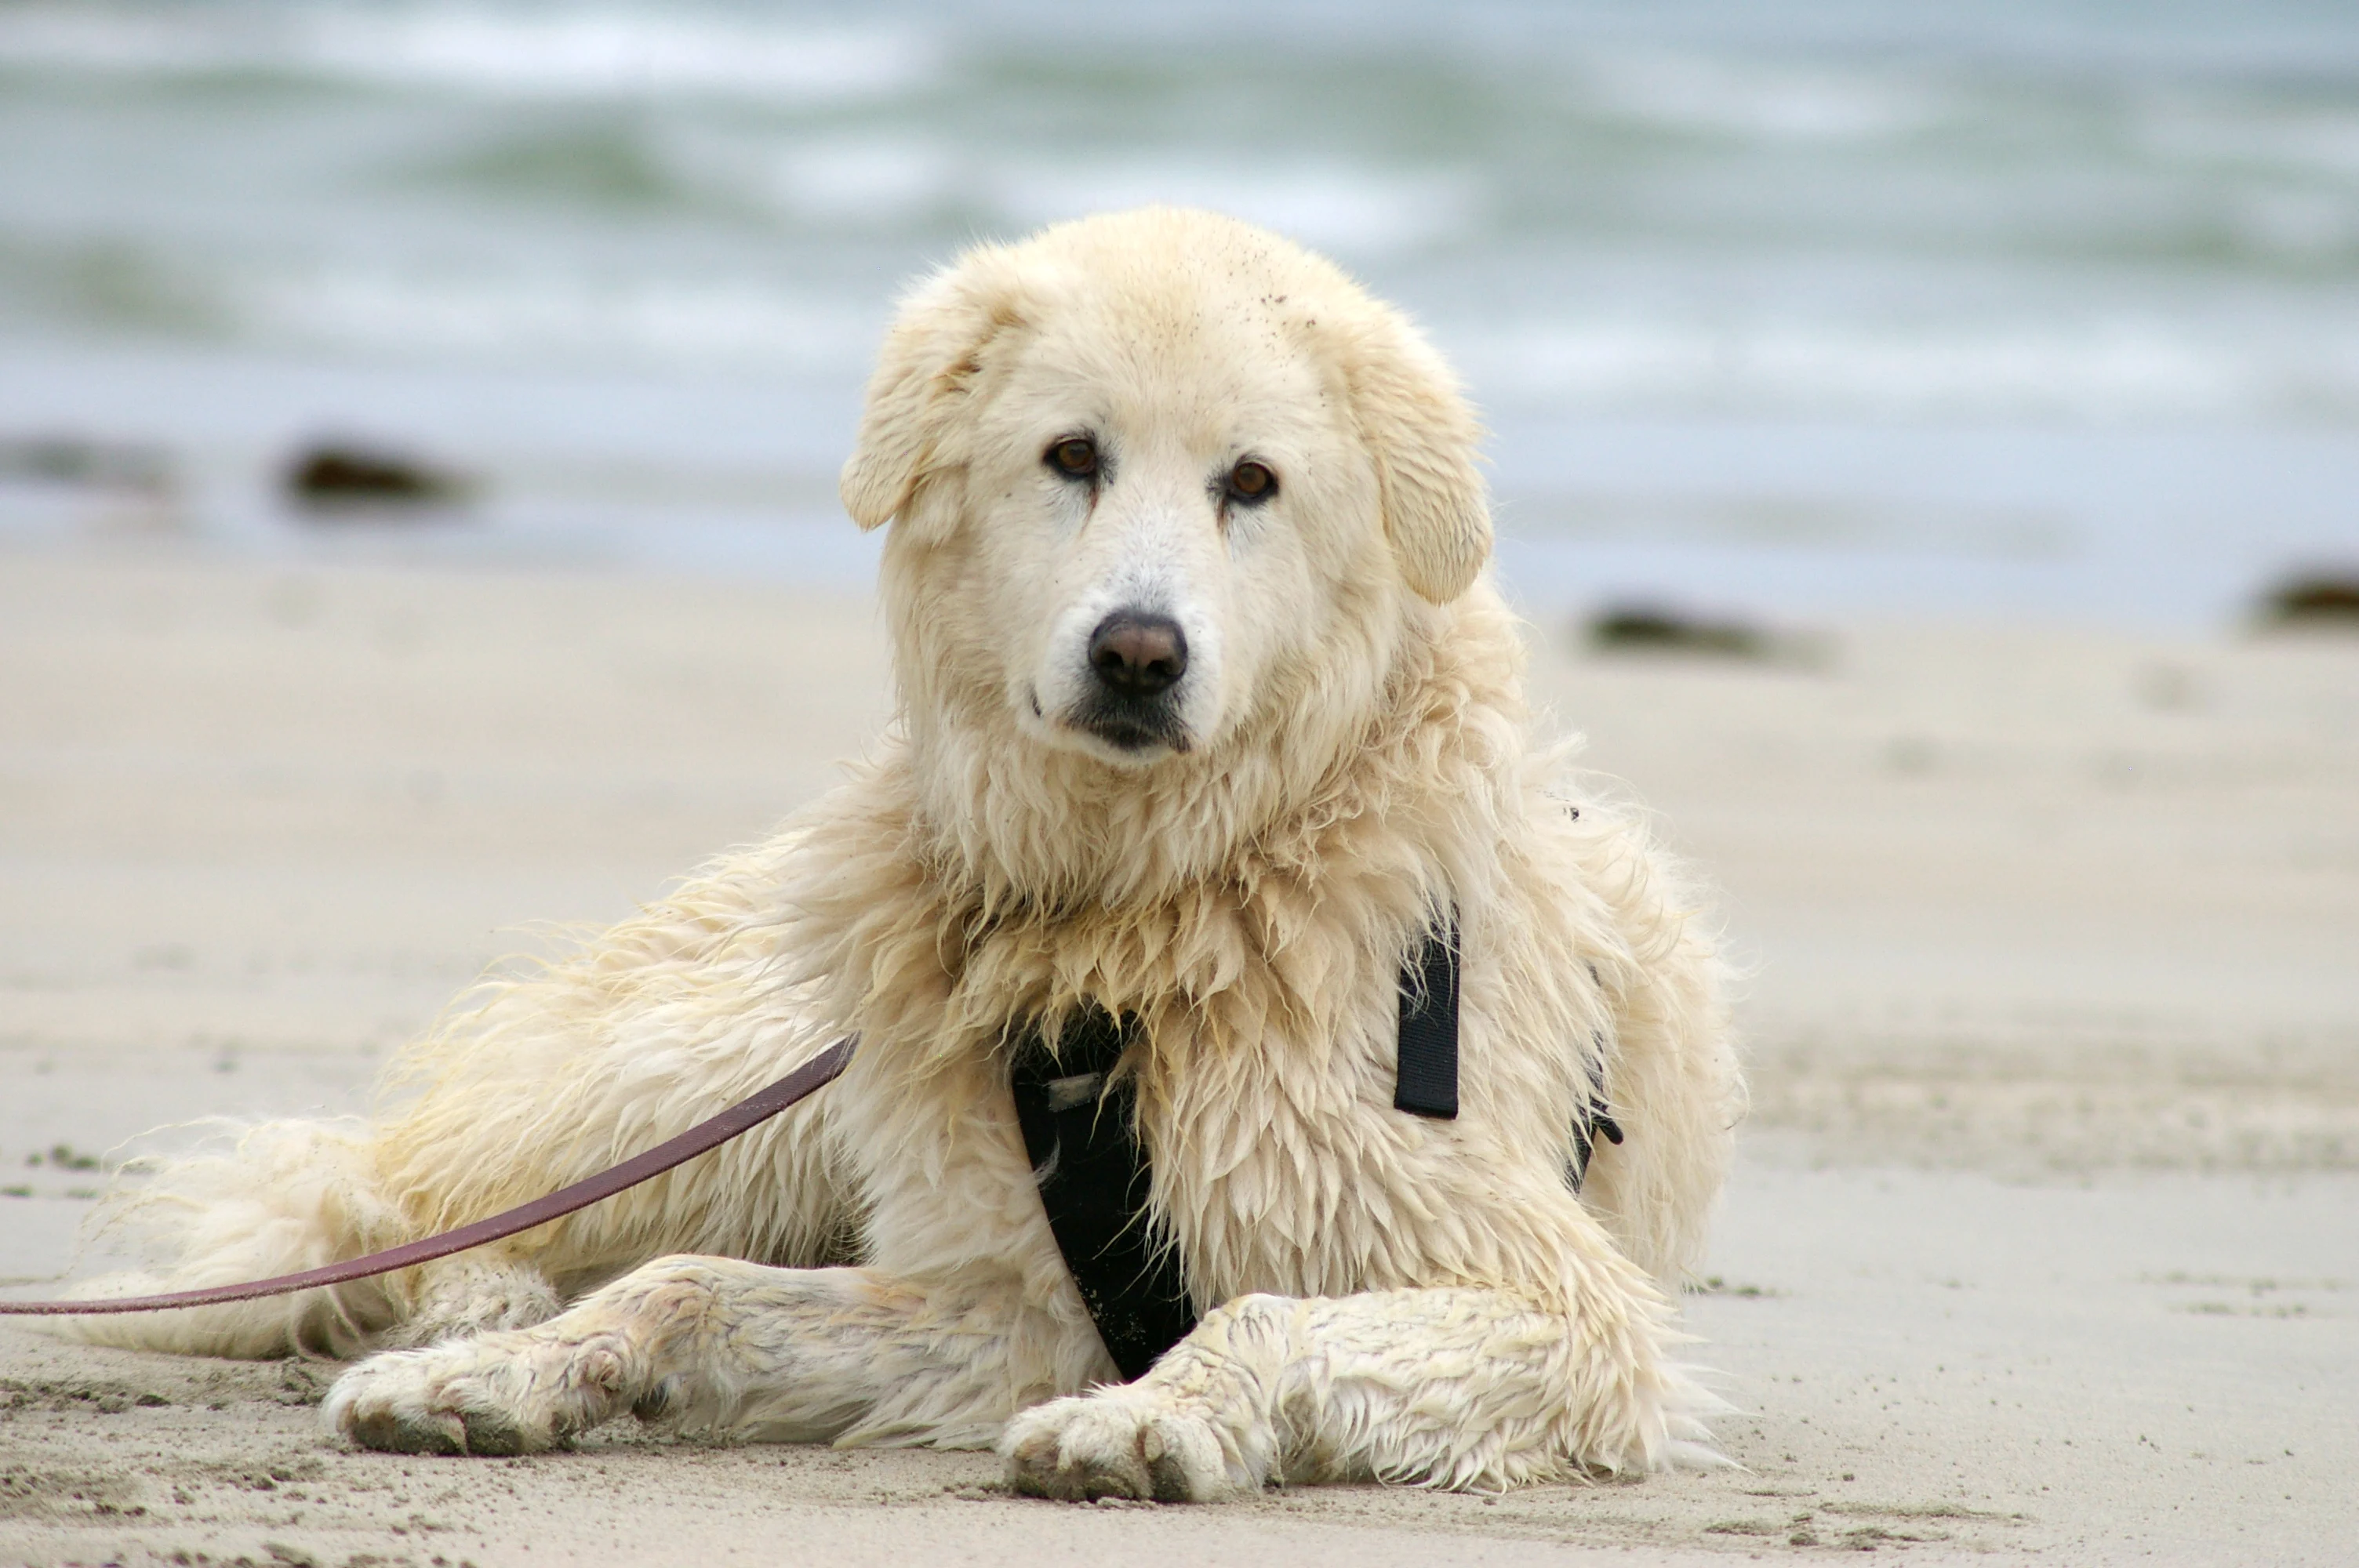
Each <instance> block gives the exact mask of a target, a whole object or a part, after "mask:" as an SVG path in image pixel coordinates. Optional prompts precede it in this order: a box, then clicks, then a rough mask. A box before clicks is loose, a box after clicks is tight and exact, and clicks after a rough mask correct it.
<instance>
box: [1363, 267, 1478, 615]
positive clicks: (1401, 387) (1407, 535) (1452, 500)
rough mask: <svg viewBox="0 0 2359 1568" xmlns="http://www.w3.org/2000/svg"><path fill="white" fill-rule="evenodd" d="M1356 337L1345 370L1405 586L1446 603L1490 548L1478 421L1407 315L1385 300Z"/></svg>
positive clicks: (1464, 586)
mask: <svg viewBox="0 0 2359 1568" xmlns="http://www.w3.org/2000/svg"><path fill="white" fill-rule="evenodd" d="M1355 338H1356V341H1354V342H1353V345H1352V350H1351V351H1350V352H1349V355H1348V360H1347V364H1346V371H1345V373H1346V376H1347V378H1348V380H1349V382H1350V385H1351V394H1352V406H1353V414H1354V416H1356V417H1357V419H1358V422H1359V427H1360V434H1361V437H1362V438H1364V440H1365V441H1366V442H1367V444H1368V454H1369V456H1370V458H1371V459H1372V460H1374V461H1375V468H1376V483H1377V487H1378V492H1379V494H1380V497H1381V500H1382V503H1383V505H1384V511H1385V533H1386V536H1387V537H1388V538H1390V539H1391V541H1392V546H1393V555H1394V557H1395V558H1396V559H1397V560H1398V561H1399V563H1400V570H1401V576H1402V577H1403V578H1404V579H1407V581H1408V585H1409V587H1410V588H1412V589H1416V590H1417V593H1418V595H1419V597H1420V598H1423V599H1427V600H1431V601H1432V602H1434V603H1436V604H1447V603H1449V602H1450V601H1451V600H1453V599H1456V598H1457V597H1458V596H1459V595H1460V594H1462V593H1463V592H1465V591H1466V590H1467V589H1468V588H1470V587H1472V586H1473V582H1474V577H1475V574H1476V573H1478V572H1480V571H1481V570H1482V569H1483V563H1484V561H1487V560H1489V559H1490V558H1491V507H1490V503H1489V501H1488V499H1487V498H1486V497H1485V495H1484V488H1483V475H1482V473H1481V471H1480V470H1477V468H1476V467H1475V445H1476V442H1477V441H1478V440H1479V439H1480V438H1481V436H1482V430H1481V427H1479V426H1478V425H1477V424H1476V423H1475V420H1474V411H1473V409H1471V408H1469V407H1468V406H1466V399H1465V397H1464V396H1463V395H1462V394H1461V393H1460V392H1459V390H1458V380H1457V377H1455V376H1453V375H1452V374H1451V372H1450V367H1449V366H1448V365H1447V364H1445V363H1443V362H1442V359H1441V356H1440V354H1438V353H1436V352H1435V351H1433V349H1432V347H1431V346H1430V344H1428V343H1427V342H1426V341H1425V340H1424V339H1423V338H1422V337H1420V336H1419V334H1418V331H1417V330H1416V329H1415V328H1413V327H1411V326H1410V325H1409V324H1408V322H1407V321H1406V320H1403V319H1401V318H1400V317H1398V316H1396V315H1394V314H1393V313H1392V312H1391V311H1389V310H1383V309H1381V308H1380V312H1379V315H1378V317H1377V319H1375V321H1373V322H1371V323H1369V324H1368V326H1367V328H1366V329H1365V330H1363V331H1362V332H1360V333H1357V334H1355Z"/></svg>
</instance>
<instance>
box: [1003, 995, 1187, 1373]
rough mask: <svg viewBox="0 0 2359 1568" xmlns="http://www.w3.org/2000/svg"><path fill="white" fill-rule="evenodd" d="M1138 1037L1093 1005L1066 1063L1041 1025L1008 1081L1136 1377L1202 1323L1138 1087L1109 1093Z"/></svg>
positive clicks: (1075, 1247) (1108, 1325)
mask: <svg viewBox="0 0 2359 1568" xmlns="http://www.w3.org/2000/svg"><path fill="white" fill-rule="evenodd" d="M1135 1033H1136V1029H1135V1026H1134V1025H1133V1024H1132V1022H1131V1021H1130V1020H1128V1019H1126V1018H1125V1019H1124V1020H1122V1021H1121V1022H1115V1020H1114V1019H1113V1018H1112V1017H1110V1016H1109V1015H1108V1014H1107V1013H1106V1012H1105V1011H1104V1010H1103V1008H1092V1009H1091V1010H1090V1011H1087V1012H1085V1013H1082V1014H1081V1015H1080V1016H1079V1017H1076V1018H1075V1019H1073V1020H1072V1021H1071V1022H1069V1023H1067V1024H1066V1026H1065V1029H1064V1033H1063V1035H1062V1036H1061V1038H1060V1040H1059V1042H1058V1054H1057V1055H1056V1056H1054V1057H1051V1056H1050V1055H1049V1048H1048V1045H1047V1044H1046V1043H1045V1042H1044V1041H1043V1040H1042V1039H1041V1037H1040V1031H1039V1029H1038V1027H1037V1026H1036V1027H1034V1028H1033V1029H1032V1030H1031V1031H1030V1032H1029V1033H1027V1034H1026V1036H1025V1037H1024V1039H1023V1041H1022V1043H1021V1044H1019V1045H1018V1046H1017V1047H1016V1060H1015V1063H1014V1065H1013V1066H1012V1068H1011V1069H1010V1071H1009V1075H1008V1087H1009V1088H1010V1089H1011V1090H1012V1091H1013V1092H1014V1095H1015V1098H1016V1121H1017V1122H1018V1123H1019V1124H1020V1125H1021V1126H1022V1127H1023V1129H1024V1152H1025V1153H1026V1155H1027V1157H1028V1158H1029V1159H1030V1160H1031V1162H1032V1177H1033V1180H1034V1181H1035V1182H1036V1183H1038V1185H1039V1188H1040V1206H1041V1207H1042V1208H1044V1209H1046V1210H1047V1211H1048V1215H1049V1229H1050V1230H1052V1231H1054V1232H1055V1233H1056V1237H1057V1250H1058V1251H1060V1252H1062V1253H1063V1254H1064V1255H1065V1267H1066V1268H1067V1269H1068V1270H1070V1271H1071V1273H1072V1276H1073V1284H1074V1286H1075V1287H1076V1288H1077V1289H1078V1290H1080V1292H1082V1303H1084V1304H1085V1305H1087V1306H1088V1308H1089V1309H1090V1316H1091V1318H1092V1319H1093V1321H1094V1322H1095V1323H1096V1324H1097V1325H1098V1337H1099V1338H1100V1339H1102V1340H1103V1341H1104V1342H1105V1347H1106V1354H1107V1355H1109V1356H1111V1357H1114V1365H1115V1366H1117V1367H1119V1368H1122V1375H1123V1377H1124V1378H1125V1379H1136V1378H1139V1377H1143V1376H1145V1374H1146V1372H1147V1368H1149V1367H1152V1366H1154V1365H1155V1362H1156V1358H1157V1357H1159V1356H1161V1355H1162V1354H1163V1353H1164V1352H1165V1351H1166V1350H1169V1349H1170V1348H1171V1347H1172V1346H1174V1345H1177V1344H1179V1343H1180V1340H1182V1339H1184V1338H1186V1337H1187V1336H1188V1331H1189V1330H1190V1329H1191V1328H1194V1327H1195V1326H1196V1312H1195V1309H1194V1308H1193V1307H1192V1306H1190V1304H1189V1301H1188V1281H1187V1279H1186V1277H1185V1276H1184V1275H1183V1274H1182V1273H1181V1271H1180V1255H1179V1253H1178V1252H1177V1251H1176V1250H1174V1249H1172V1248H1171V1247H1170V1246H1169V1245H1168V1244H1167V1243H1166V1241H1165V1239H1164V1238H1162V1237H1159V1236H1158V1235H1156V1234H1155V1233H1154V1231H1153V1229H1152V1227H1151V1226H1150V1224H1149V1217H1148V1214H1147V1193H1148V1190H1149V1185H1150V1178H1149V1175H1148V1172H1147V1150H1146V1148H1145V1147H1144V1146H1143V1145H1142V1144H1141V1143H1140V1141H1139V1139H1138V1135H1137V1126H1136V1120H1135V1115H1136V1109H1137V1091H1136V1089H1135V1088H1133V1087H1131V1084H1130V1081H1129V1080H1128V1079H1126V1078H1117V1079H1115V1080H1114V1087H1112V1089H1111V1090H1109V1089H1108V1088H1107V1087H1106V1086H1107V1076H1108V1075H1109V1074H1111V1073H1112V1072H1113V1071H1114V1065H1115V1064H1116V1063H1117V1062H1119V1061H1120V1060H1121V1059H1122V1054H1123V1050H1124V1048H1125V1047H1126V1046H1127V1045H1128V1044H1130V1042H1131V1040H1132V1038H1133V1036H1134V1034H1135Z"/></svg>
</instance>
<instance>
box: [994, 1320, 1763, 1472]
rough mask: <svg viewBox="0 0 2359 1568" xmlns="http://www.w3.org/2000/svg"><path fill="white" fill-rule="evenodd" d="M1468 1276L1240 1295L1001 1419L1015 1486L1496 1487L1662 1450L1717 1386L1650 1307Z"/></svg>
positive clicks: (1650, 1462) (1638, 1459) (1688, 1432)
mask: <svg viewBox="0 0 2359 1568" xmlns="http://www.w3.org/2000/svg"><path fill="white" fill-rule="evenodd" d="M1587 1304H1588V1305H1589V1307H1590V1308H1591V1309H1592V1310H1586V1311H1583V1310H1580V1309H1576V1310H1575V1311H1573V1312H1566V1311H1562V1310H1556V1311H1551V1310H1548V1309H1546V1308H1544V1307H1542V1306H1540V1305H1538V1304H1536V1303H1534V1302H1532V1301H1530V1300H1527V1299H1526V1298H1523V1297H1521V1296H1519V1295H1517V1294H1514V1293H1511V1292H1505V1291H1491V1290H1475V1289H1440V1290H1404V1291H1385V1292H1371V1293H1368V1294H1365V1295H1353V1296H1340V1297H1332V1298H1310V1299H1302V1300H1297V1299H1292V1298H1288V1297H1284V1296H1266V1295H1255V1296H1241V1297H1239V1298H1237V1299H1236V1300H1234V1301H1233V1302H1230V1303H1227V1304H1226V1305H1224V1306H1223V1307H1221V1308H1220V1309H1218V1310H1217V1311H1215V1312H1212V1313H1211V1314H1207V1315H1206V1317H1205V1318H1204V1320H1203V1321H1202V1322H1201V1324H1199V1325H1197V1327H1196V1330H1195V1332H1194V1333H1192V1334H1190V1336H1188V1337H1187V1338H1186V1339H1184V1340H1182V1341H1181V1342H1180V1344H1179V1345H1177V1346H1174V1347H1173V1348H1172V1349H1171V1350H1170V1352H1169V1354H1167V1355H1166V1356H1165V1357H1163V1359H1162V1360H1161V1361H1159V1362H1158V1363H1157V1364H1156V1366H1155V1368H1154V1370H1152V1371H1150V1372H1148V1373H1147V1376H1145V1377H1144V1378H1141V1379H1139V1380H1138V1381H1136V1382H1135V1383H1131V1384H1128V1385H1125V1386H1123V1387H1118V1388H1105V1389H1100V1390H1096V1391H1095V1392H1093V1393H1090V1394H1085V1395H1082V1396H1079V1397H1077V1398H1069V1399H1061V1400H1055V1401H1053V1402H1051V1403H1049V1404H1046V1405H1042V1406H1040V1407H1038V1409H1035V1410H1029V1411H1026V1412H1025V1413H1024V1414H1022V1415H1020V1416H1018V1417H1017V1418H1016V1420H1015V1421H1014V1422H1011V1423H1010V1424H1009V1426H1008V1429H1007V1433H1006V1436H1005V1437H1004V1438H1003V1439H1002V1440H1001V1444H1000V1449H1001V1452H1002V1454H1005V1455H1006V1458H1007V1460H1008V1465H1009V1478H1010V1480H1011V1481H1012V1482H1013V1483H1014V1485H1015V1486H1016V1489H1017V1490H1019V1491H1025V1492H1031V1493H1034V1494H1037V1495H1039V1496H1045V1497H1056V1498H1076V1499H1082V1498H1101V1497H1130V1498H1156V1499H1158V1500H1161V1501H1165V1502H1206V1501H1212V1500H1214V1499H1217V1498H1224V1497H1232V1496H1236V1495H1239V1494H1242V1493H1246V1492H1251V1491H1255V1490H1257V1489H1259V1488H1260V1487H1264V1486H1266V1485H1268V1484H1270V1483H1272V1482H1281V1481H1283V1482H1295V1481H1341V1480H1383V1481H1395V1482H1405V1483H1413V1484H1423V1485H1429V1486H1440V1487H1453V1488H1460V1489H1475V1490H1496V1489H1504V1488H1506V1487H1514V1486H1519V1485H1523V1484H1526V1483H1527V1482H1532V1481H1538V1480H1545V1479H1549V1478H1550V1477H1561V1476H1569V1475H1571V1474H1573V1473H1576V1472H1580V1471H1585V1470H1625V1469H1649V1468H1654V1467H1656V1466H1658V1465H1661V1464H1662V1463H1664V1462H1666V1461H1667V1460H1669V1459H1670V1458H1672V1457H1674V1456H1675V1455H1679V1454H1680V1451H1685V1456H1691V1457H1697V1458H1707V1457H1708V1454H1707V1452H1706V1451H1704V1450H1701V1449H1698V1448H1696V1447H1694V1440H1700V1439H1701V1438H1702V1437H1703V1436H1704V1433H1703V1432H1702V1429H1701V1427H1699V1426H1697V1425H1696V1424H1695V1422H1694V1421H1693V1420H1692V1419H1691V1417H1690V1413H1689V1412H1691V1411H1697V1410H1700V1409H1704V1408H1710V1407H1712V1406H1713V1405H1716V1404H1717V1402H1718V1401H1716V1400H1712V1397H1711V1396H1710V1395H1708V1394H1704V1393H1702V1392H1701V1390H1697V1389H1695V1388H1694V1387H1693V1385H1691V1384H1690V1383H1689V1382H1688V1381H1687V1380H1686V1379H1685V1378H1684V1376H1683V1375H1682V1374H1681V1373H1680V1371H1679V1369H1678V1368H1673V1367H1671V1366H1669V1364H1667V1363H1666V1362H1664V1361H1663V1360H1662V1359H1661V1357H1660V1354H1659V1341H1660V1340H1661V1339H1662V1338H1663V1337H1664V1335H1663V1330H1662V1327H1661V1324H1660V1314H1659V1311H1658V1309H1656V1308H1655V1307H1654V1306H1653V1304H1652V1303H1648V1302H1646V1301H1643V1300H1637V1299H1625V1300H1622V1301H1617V1302H1611V1303H1601V1302H1596V1301H1594V1299H1593V1300H1592V1302H1591V1303H1587Z"/></svg>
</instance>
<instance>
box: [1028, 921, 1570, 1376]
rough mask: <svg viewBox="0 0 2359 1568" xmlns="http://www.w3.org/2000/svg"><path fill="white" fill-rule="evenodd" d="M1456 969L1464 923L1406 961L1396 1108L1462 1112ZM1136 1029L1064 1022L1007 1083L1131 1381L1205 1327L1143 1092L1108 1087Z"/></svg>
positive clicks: (1055, 1222)
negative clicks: (1156, 1159) (1145, 1136)
mask: <svg viewBox="0 0 2359 1568" xmlns="http://www.w3.org/2000/svg"><path fill="white" fill-rule="evenodd" d="M1458 968H1459V951H1458V923H1457V921H1456V919H1455V918H1454V917H1453V918H1452V919H1451V922H1450V923H1449V924H1448V925H1445V926H1442V927H1440V928H1438V929H1436V930H1434V931H1432V932H1430V933H1429V934H1428V935H1427V936H1426V938H1425V941H1424V943H1423V945H1422V946H1420V947H1419V950H1418V953H1417V955H1416V957H1414V958H1412V959H1411V960H1410V961H1409V962H1408V963H1405V964H1403V965H1402V966H1401V972H1400V1042H1399V1047H1398V1050H1399V1057H1398V1075H1399V1076H1398V1077H1397V1081H1396V1082H1395V1085H1394V1088H1393V1105H1394V1106H1395V1108H1397V1109H1400V1110H1405V1111H1408V1112H1410V1113H1411V1114H1413V1115H1417V1116H1429V1117H1433V1118H1436V1119H1442V1120H1451V1119H1456V1117H1457V1115H1458ZM1135 1036H1136V1025H1135V1024H1134V1022H1132V1021H1131V1020H1130V1019H1128V1018H1124V1019H1122V1020H1120V1021H1117V1020H1115V1019H1114V1018H1113V1017H1112V1016H1110V1015H1109V1014H1108V1013H1107V1012H1106V1011H1105V1010H1104V1009H1103V1008H1094V1007H1093V1008H1091V1009H1090V1010H1089V1011H1086V1012H1083V1013H1082V1014H1080V1015H1078V1016H1077V1017H1075V1018H1074V1019H1073V1020H1072V1021H1071V1022H1068V1023H1067V1024H1066V1025H1065V1029H1064V1033H1063V1034H1062V1036H1061V1037H1060V1040H1059V1042H1058V1052H1057V1054H1056V1055H1055V1056H1053V1057H1052V1056H1050V1055H1049V1047H1048V1044H1047V1042H1045V1041H1044V1040H1043V1039H1042V1038H1041V1033H1040V1030H1039V1028H1038V1025H1035V1026H1034V1027H1032V1028H1031V1029H1030V1030H1028V1031H1027V1033H1026V1034H1025V1035H1024V1038H1023V1039H1022V1040H1021V1041H1020V1042H1019V1043H1018V1044H1017V1045H1016V1057H1015V1061H1014V1063H1013V1064H1012V1065H1010V1067H1009V1069H1008V1085H1007V1087H1008V1090H1009V1092H1010V1094H1011V1095H1012V1096H1013V1097H1014V1098H1015V1101H1016V1124H1017V1125H1018V1126H1020V1127H1021V1128H1022V1129H1023V1130H1024V1152H1025V1155H1026V1157H1027V1158H1028V1159H1029V1160H1030V1161H1031V1162H1032V1179H1033V1181H1034V1182H1035V1184H1038V1187H1039V1189H1040V1206H1041V1208H1042V1209H1043V1210H1045V1211H1046V1212H1047V1214H1048V1217H1049V1230H1050V1231H1051V1232H1052V1233H1054V1234H1055V1236H1056V1238H1057V1250H1058V1251H1060V1252H1061V1253H1063V1254H1064V1255H1065V1267H1066V1269H1067V1270H1068V1271H1071V1274H1072V1276H1073V1285H1074V1288H1075V1289H1077V1290H1078V1291H1080V1292H1081V1294H1082V1303H1083V1304H1084V1305H1086V1306H1087V1307H1088V1308H1089V1309H1090V1317H1091V1319H1092V1321H1093V1322H1094V1323H1096V1325H1098V1337H1099V1338H1100V1339H1102V1340H1103V1341H1104V1342H1105V1347H1106V1354H1107V1355H1108V1356H1110V1357H1113V1358H1114V1365H1115V1366H1117V1367H1119V1368H1122V1375H1123V1376H1124V1377H1125V1379H1137V1378H1140V1377H1143V1376H1145V1375H1146V1373H1147V1368H1150V1367H1152V1366H1154V1365H1155V1363H1156V1360H1157V1358H1158V1357H1160V1356H1161V1355H1162V1354H1163V1353H1164V1352H1165V1351H1166V1350H1169V1349H1170V1348H1171V1347H1172V1346H1174V1345H1177V1344H1179V1343H1180V1340H1182V1339H1184V1338H1186V1337H1187V1336H1188V1332H1189V1330H1190V1329H1192V1328H1194V1327H1195V1326H1196V1312H1195V1308H1194V1307H1193V1305H1192V1304H1190V1301H1189V1299H1188V1281H1187V1278H1186V1275H1185V1274H1184V1273H1183V1272H1182V1271H1181V1269H1180V1256H1179V1254H1178V1252H1177V1251H1175V1250H1174V1249H1172V1248H1171V1247H1170V1246H1169V1245H1167V1244H1166V1242H1165V1240H1164V1238H1161V1237H1159V1236H1158V1235H1156V1234H1155V1232H1154V1229H1153V1227H1152V1225H1151V1220H1150V1216H1149V1215H1148V1213H1147V1195H1148V1193H1149V1192H1150V1190H1151V1186H1152V1178H1151V1176H1150V1175H1149V1173H1148V1169H1147V1151H1146V1150H1145V1149H1144V1148H1143V1147H1141V1146H1140V1143H1139V1141H1138V1135H1137V1125H1136V1110H1137V1095H1136V1090H1135V1089H1134V1088H1132V1087H1131V1086H1130V1083H1129V1081H1128V1080H1127V1079H1122V1078H1116V1079H1114V1084H1113V1087H1112V1088H1111V1089H1109V1088H1108V1087H1107V1081H1108V1076H1109V1075H1110V1074H1112V1073H1113V1072H1114V1067H1115V1065H1116V1064H1117V1063H1119V1062H1120V1061H1121V1059H1122V1054H1123V1052H1124V1050H1125V1048H1127V1047H1128V1046H1129V1044H1130V1043H1131V1041H1132V1039H1133V1038H1134V1037H1135ZM1584 1149H1585V1145H1584Z"/></svg>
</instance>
